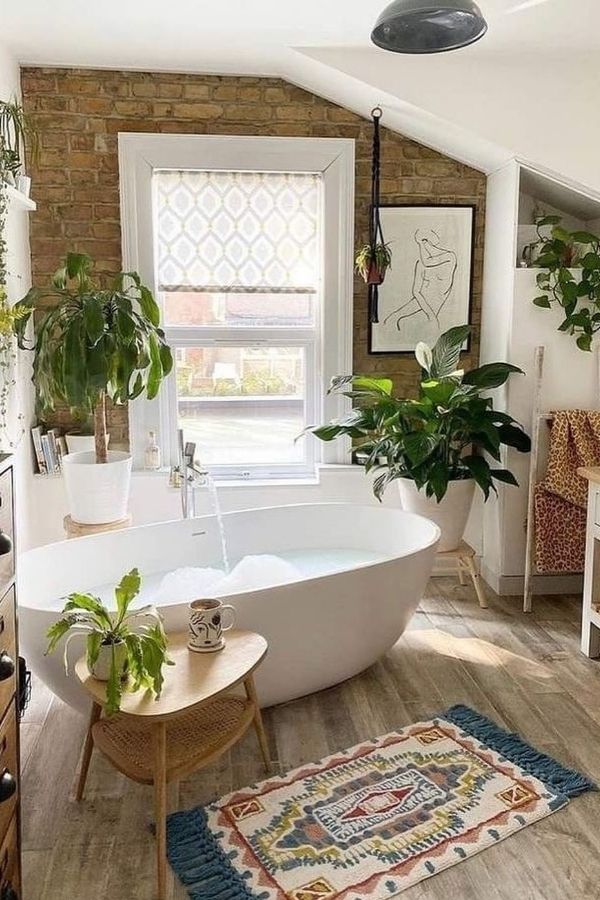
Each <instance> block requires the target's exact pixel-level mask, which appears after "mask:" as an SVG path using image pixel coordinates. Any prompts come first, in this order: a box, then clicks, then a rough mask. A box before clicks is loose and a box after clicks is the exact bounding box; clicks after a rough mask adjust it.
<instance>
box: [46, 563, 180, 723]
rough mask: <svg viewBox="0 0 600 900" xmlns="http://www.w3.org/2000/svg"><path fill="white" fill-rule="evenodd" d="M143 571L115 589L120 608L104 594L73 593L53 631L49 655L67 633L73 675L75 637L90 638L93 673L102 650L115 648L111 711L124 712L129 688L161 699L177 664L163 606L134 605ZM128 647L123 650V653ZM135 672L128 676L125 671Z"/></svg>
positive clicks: (88, 653) (134, 571) (108, 700)
mask: <svg viewBox="0 0 600 900" xmlns="http://www.w3.org/2000/svg"><path fill="white" fill-rule="evenodd" d="M140 586H141V578H140V573H139V571H138V570H137V569H132V570H131V572H128V573H127V574H126V575H124V576H123V578H122V579H121V581H120V582H119V584H118V585H117V587H116V588H115V600H116V611H115V612H111V611H110V610H108V609H107V607H106V606H105V605H104V603H102V601H101V600H100V598H99V597H94V596H93V595H92V594H80V593H77V592H75V593H73V594H69V596H68V597H67V602H66V603H65V606H64V609H63V611H62V613H63V614H62V616H61V618H60V619H59V620H58V621H57V622H55V623H54V625H52V626H51V627H50V628H49V629H48V633H47V638H48V647H47V649H46V654H49V653H52V652H53V651H54V650H55V649H56V647H57V645H58V643H59V642H60V641H61V639H62V638H63V637H65V636H66V635H68V637H67V639H66V641H65V645H64V663H65V671H66V673H67V674H68V673H69V663H68V656H67V652H68V648H69V644H70V643H71V641H72V640H73V639H74V638H78V637H84V638H85V639H86V658H87V664H88V668H89V669H90V671H91V672H92V674H93V671H94V667H95V665H96V663H97V662H98V659H99V656H100V652H101V649H102V648H103V647H109V648H110V657H111V658H110V665H109V677H108V681H107V686H106V713H107V715H112V714H113V713H116V712H118V711H119V709H120V706H121V697H122V695H123V691H124V690H127V691H132V692H133V691H137V690H139V689H140V688H144V689H146V690H149V691H151V692H152V693H153V694H154V695H155V697H156V698H158V697H160V692H161V690H162V686H163V681H164V677H163V672H162V669H163V666H164V665H173V663H172V662H171V660H170V659H169V658H168V655H167V638H166V635H165V631H164V628H163V623H162V619H161V616H160V613H159V612H158V610H157V609H156V608H155V607H154V606H152V605H148V606H143V607H139V608H137V609H135V608H134V609H132V608H131V604H132V602H133V600H134V599H135V598H136V597H137V595H138V594H139V591H140ZM119 648H123V654H121V653H120V652H119ZM124 672H126V673H127V674H128V675H129V678H128V679H127V680H125V679H124V677H123V675H124Z"/></svg>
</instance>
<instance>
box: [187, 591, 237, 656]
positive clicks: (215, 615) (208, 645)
mask: <svg viewBox="0 0 600 900" xmlns="http://www.w3.org/2000/svg"><path fill="white" fill-rule="evenodd" d="M189 611H190V627H189V637H188V648H189V649H190V650H193V651H194V652H195V653H212V652H213V651H215V650H222V649H223V647H224V646H225V638H224V637H223V632H224V631H229V629H230V628H233V626H234V624H235V609H234V607H233V606H227V605H225V604H223V603H221V601H220V600H194V601H192V603H190V604H189ZM224 612H228V613H230V615H231V621H230V622H229V623H228V624H227V625H224V624H223V613H224Z"/></svg>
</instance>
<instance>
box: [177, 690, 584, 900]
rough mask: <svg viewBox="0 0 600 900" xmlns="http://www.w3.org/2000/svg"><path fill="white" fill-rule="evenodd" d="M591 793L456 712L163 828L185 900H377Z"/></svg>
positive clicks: (512, 738)
mask: <svg viewBox="0 0 600 900" xmlns="http://www.w3.org/2000/svg"><path fill="white" fill-rule="evenodd" d="M592 789H594V785H593V784H592V783H591V782H590V781H588V779H587V778H585V777H584V776H583V775H580V774H579V773H577V772H574V771H571V770H569V769H565V768H564V767H563V766H561V765H560V763H558V762H556V761H555V760H553V759H551V758H550V757H548V756H545V755H543V754H541V753H538V752H537V751H536V750H534V749H533V748H532V747H530V746H529V745H528V744H526V743H525V742H524V741H522V740H521V739H520V738H519V737H518V736H517V735H513V734H508V733H507V732H505V731H503V730H502V729H500V728H498V726H497V725H495V724H494V723H493V722H491V721H490V720H489V719H486V718H485V717H484V716H481V715H479V714H478V713H476V712H474V711H473V710H471V709H468V708H467V707H465V706H455V707H452V709H450V710H449V711H448V712H447V713H445V714H444V715H443V716H440V717H438V718H435V719H432V720H431V721H429V722H420V723H418V724H416V725H411V726H409V727H408V728H404V729H402V731H399V732H396V733H392V734H386V735H384V736H383V737H380V738H377V739H376V740H373V741H369V742H367V743H363V744H359V745H358V746H356V747H352V749H350V750H345V751H343V752H341V753H336V754H334V755H333V756H330V757H328V758H327V759H324V760H321V762H318V763H316V764H311V765H305V766H302V767H301V768H299V769H296V770H295V771H293V772H289V773H288V774H287V775H283V776H281V777H276V778H270V779H268V780H266V781H263V782H261V783H260V784H256V785H251V786H250V787H248V788H245V789H243V790H239V791H235V792H234V793H232V794H229V795H228V796H227V797H223V798H222V799H221V800H218V801H217V802H216V803H212V804H210V805H209V806H206V807H204V808H197V809H193V810H189V811H187V812H179V813H175V814H174V815H172V816H170V817H169V822H168V854H169V860H170V863H171V866H172V867H173V869H174V870H175V872H176V873H177V874H178V876H179V878H180V879H181V881H182V882H183V884H184V885H185V886H186V887H187V889H188V891H189V895H190V897H191V898H193V900H259V898H260V900H366V898H369V900H384V898H389V897H395V896H397V895H398V894H400V893H402V891H404V890H406V889H407V888H409V887H411V886H412V885H414V884H416V883H417V882H419V881H422V880H423V879H424V878H428V877H430V876H431V875H435V874H436V873H438V872H440V871H442V870H443V869H446V868H448V867H449V866H452V865H454V864H455V863H458V862H461V861H462V860H464V859H467V858H468V857H469V856H473V855H474V854H475V853H479V852H480V851H481V850H485V849H486V847H490V846H492V845H494V844H497V843H498V842H499V841H502V840H504V838H507V837H509V836H510V835H511V834H514V833H515V832H516V831H519V830H520V829H521V828H525V827H526V826H527V825H531V824H532V823H533V822H537V821H538V820H539V819H543V818H544V817H545V816H548V815H550V814H552V813H554V812H556V811H557V810H559V809H561V807H563V806H565V804H567V803H568V799H569V797H573V796H576V795H577V794H581V793H583V792H584V791H588V790H592Z"/></svg>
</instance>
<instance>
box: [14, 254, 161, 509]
mask: <svg viewBox="0 0 600 900" xmlns="http://www.w3.org/2000/svg"><path fill="white" fill-rule="evenodd" d="M92 266H93V263H92V260H91V258H90V257H89V256H87V255H85V254H80V253H69V254H68V255H67V258H66V261H65V265H64V266H63V267H61V268H60V269H59V270H58V271H57V272H56V273H55V275H54V277H53V279H52V284H51V285H50V286H49V287H48V288H47V289H45V290H40V289H38V288H32V289H31V290H30V291H29V292H28V293H27V295H26V296H25V297H24V299H23V300H22V301H20V304H21V305H22V306H23V307H26V308H28V309H29V314H28V315H26V316H25V317H24V318H22V319H20V320H19V321H18V322H17V325H16V329H17V335H18V340H19V346H20V347H22V348H25V349H33V351H34V360H33V382H34V384H35V386H36V390H37V399H38V403H39V405H40V407H41V410H42V412H49V411H51V410H53V409H54V408H55V405H56V404H57V403H62V404H66V405H67V406H69V407H70V408H71V409H72V410H78V411H79V413H80V414H81V411H82V410H83V411H85V412H88V413H90V415H93V419H94V437H95V451H92V452H89V451H88V452H79V453H69V454H67V455H66V456H65V457H64V458H63V474H64V478H65V486H66V490H67V497H68V501H69V506H70V513H71V516H72V518H73V519H74V521H76V522H80V523H82V524H92V525H96V524H103V523H108V522H115V521H118V520H119V519H123V518H124V517H125V516H126V515H127V501H128V496H129V482H130V476H131V456H130V454H129V453H126V452H122V451H118V450H110V451H109V450H108V448H107V435H106V400H107V398H109V399H110V400H111V401H112V402H113V403H116V404H124V403H127V402H128V401H129V400H134V399H135V398H136V397H139V396H140V395H141V394H143V393H144V392H145V393H146V396H147V397H148V399H152V398H153V397H155V396H156V395H157V393H158V390H159V388H160V385H161V382H162V379H163V378H164V376H165V375H167V374H168V373H169V372H170V371H171V369H172V367H173V358H172V354H171V350H170V348H169V347H168V345H167V344H166V342H165V336H164V332H163V331H162V329H161V328H160V311H159V308H158V305H157V303H156V301H155V299H154V297H153V296H152V293H151V292H150V290H149V289H148V288H147V287H145V286H144V285H143V284H142V282H141V279H140V276H139V275H138V274H137V273H136V272H127V273H123V272H121V273H119V274H118V275H117V276H116V278H115V279H114V282H113V284H112V286H110V287H107V288H100V287H99V286H98V285H97V284H96V283H95V282H94V281H93V280H92V277H91V270H92ZM50 304H52V306H51V308H48V307H49V305H50ZM31 310H34V311H37V313H38V315H36V317H35V335H34V342H33V345H30V344H29V342H28V340H27V322H28V320H29V318H30V316H31Z"/></svg>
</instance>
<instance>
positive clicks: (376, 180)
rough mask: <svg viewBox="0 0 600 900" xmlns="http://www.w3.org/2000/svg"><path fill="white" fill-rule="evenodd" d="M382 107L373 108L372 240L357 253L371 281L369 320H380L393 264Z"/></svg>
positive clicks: (361, 270)
mask: <svg viewBox="0 0 600 900" xmlns="http://www.w3.org/2000/svg"><path fill="white" fill-rule="evenodd" d="M381 116H382V110H381V107H379V106H376V107H375V109H373V110H372V112H371V118H372V119H373V165H372V171H371V215H370V219H369V242H368V244H365V245H364V246H363V247H361V248H360V250H359V251H358V253H357V254H356V260H355V266H356V271H357V272H358V274H359V275H360V276H361V277H362V278H363V279H364V280H365V282H366V283H367V285H368V308H369V322H378V321H379V308H378V307H379V286H380V285H381V284H383V281H384V278H385V273H386V272H387V270H388V269H389V268H390V266H391V264H392V254H391V252H390V248H389V244H386V242H385V240H384V237H383V229H382V227H381V219H380V215H379V186H380V165H379V154H380V143H381V142H380V137H379V120H380V119H381Z"/></svg>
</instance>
